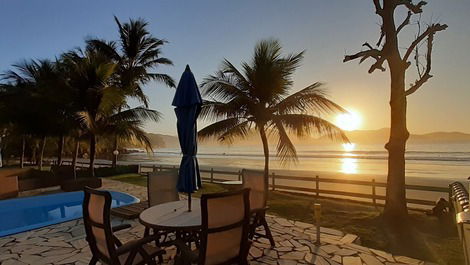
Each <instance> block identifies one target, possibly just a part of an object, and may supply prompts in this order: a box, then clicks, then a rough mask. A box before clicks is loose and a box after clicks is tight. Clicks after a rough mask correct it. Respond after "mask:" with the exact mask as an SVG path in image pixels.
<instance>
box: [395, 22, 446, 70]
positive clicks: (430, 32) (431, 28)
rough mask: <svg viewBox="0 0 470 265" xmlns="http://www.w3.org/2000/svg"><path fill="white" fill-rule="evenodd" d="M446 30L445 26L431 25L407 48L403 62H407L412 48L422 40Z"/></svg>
mask: <svg viewBox="0 0 470 265" xmlns="http://www.w3.org/2000/svg"><path fill="white" fill-rule="evenodd" d="M446 28H447V25H446V24H439V23H437V24H432V25H430V26H429V27H428V29H427V30H426V31H424V32H423V33H421V35H419V36H418V37H417V38H416V39H415V40H414V41H413V42H412V43H411V45H410V46H409V47H408V49H407V50H406V53H405V56H403V61H404V62H407V61H408V58H409V57H410V55H411V53H412V52H413V50H414V48H415V47H416V46H417V45H418V44H419V43H420V42H421V41H422V40H424V39H425V38H426V37H429V36H431V35H434V34H435V33H436V32H438V31H442V30H445V29H446Z"/></svg>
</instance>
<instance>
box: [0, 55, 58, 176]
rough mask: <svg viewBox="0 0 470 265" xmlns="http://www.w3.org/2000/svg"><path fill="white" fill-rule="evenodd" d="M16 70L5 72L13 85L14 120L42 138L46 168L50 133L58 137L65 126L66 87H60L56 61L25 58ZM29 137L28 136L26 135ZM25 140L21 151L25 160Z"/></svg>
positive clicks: (40, 154)
mask: <svg viewBox="0 0 470 265" xmlns="http://www.w3.org/2000/svg"><path fill="white" fill-rule="evenodd" d="M14 68H15V69H14V70H10V71H8V72H6V73H5V74H3V79H4V80H6V81H7V82H8V83H9V85H7V86H6V89H7V91H9V96H10V100H9V101H8V103H6V104H8V105H10V106H9V108H8V110H9V112H10V113H9V117H10V121H11V122H12V123H13V124H14V125H15V126H16V127H17V128H18V129H19V130H20V131H22V132H23V134H24V135H31V136H34V137H36V138H40V139H41V143H40V145H39V159H38V166H39V169H42V165H43V164H42V163H43V156H44V150H45V147H46V141H47V137H48V136H54V135H56V134H57V132H58V131H60V130H61V128H62V127H60V126H57V121H58V120H60V115H61V111H60V107H59V104H61V101H60V100H58V99H59V98H61V95H62V94H63V93H62V91H63V89H62V88H63V87H59V83H60V81H59V80H60V78H59V74H58V71H57V69H56V66H55V63H53V62H51V61H49V60H31V61H24V62H22V63H20V64H16V65H14ZM24 138H25V137H24ZM24 149H25V139H23V148H22V154H21V164H22V163H23V161H24Z"/></svg>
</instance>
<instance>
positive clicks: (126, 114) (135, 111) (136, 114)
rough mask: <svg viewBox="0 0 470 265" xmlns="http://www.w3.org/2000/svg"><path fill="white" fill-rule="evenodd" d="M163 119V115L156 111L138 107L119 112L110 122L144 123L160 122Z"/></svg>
mask: <svg viewBox="0 0 470 265" xmlns="http://www.w3.org/2000/svg"><path fill="white" fill-rule="evenodd" d="M161 118H162V114H161V113H160V112H158V111H156V110H151V109H147V108H144V107H136V108H132V109H127V110H124V111H121V112H118V113H116V114H114V115H113V116H111V117H110V119H109V120H110V122H112V123H113V122H119V121H139V120H140V121H143V120H149V121H153V122H159V121H160V120H161Z"/></svg>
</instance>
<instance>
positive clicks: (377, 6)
mask: <svg viewBox="0 0 470 265" xmlns="http://www.w3.org/2000/svg"><path fill="white" fill-rule="evenodd" d="M374 6H375V13H376V14H377V15H381V13H382V7H381V6H380V0H374Z"/></svg>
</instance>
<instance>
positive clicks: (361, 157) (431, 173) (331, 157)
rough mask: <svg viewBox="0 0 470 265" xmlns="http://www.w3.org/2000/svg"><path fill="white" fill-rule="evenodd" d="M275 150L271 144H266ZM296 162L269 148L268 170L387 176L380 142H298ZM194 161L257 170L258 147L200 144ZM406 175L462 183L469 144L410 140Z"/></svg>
mask: <svg viewBox="0 0 470 265" xmlns="http://www.w3.org/2000/svg"><path fill="white" fill-rule="evenodd" d="M270 149H271V150H275V146H271V147H270ZM297 154H298V161H297V162H290V163H287V164H284V163H281V161H280V160H279V159H278V158H277V157H276V156H275V153H274V152H272V154H271V159H270V169H271V170H272V171H276V172H283V173H285V171H288V172H289V173H290V174H291V175H298V174H301V175H305V174H311V175H319V176H328V177H341V178H349V179H364V180H370V179H372V178H374V179H376V180H377V181H385V179H386V174H387V152H386V150H385V149H384V147H383V145H360V144H351V145H341V144H329V145H327V144H323V145H304V146H297ZM123 158H124V160H130V161H139V162H140V163H158V164H163V165H178V163H179V161H180V159H181V153H180V149H179V148H161V149H158V150H155V152H154V154H153V155H147V154H146V153H132V154H128V155H125V156H123ZM198 159H199V164H200V165H201V166H202V167H214V168H217V169H224V168H238V169H241V168H254V169H262V168H263V166H264V156H263V152H262V148H261V146H235V145H234V146H217V147H214V146H210V147H209V146H204V145H202V146H200V147H199V150H198ZM406 176H407V183H409V184H423V183H428V182H429V181H432V182H434V183H436V182H439V183H441V185H442V184H446V185H447V184H448V183H449V182H451V181H455V180H460V181H464V180H466V179H467V177H468V176H470V143H466V144H421V145H420V144H411V145H408V146H407V152H406Z"/></svg>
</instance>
